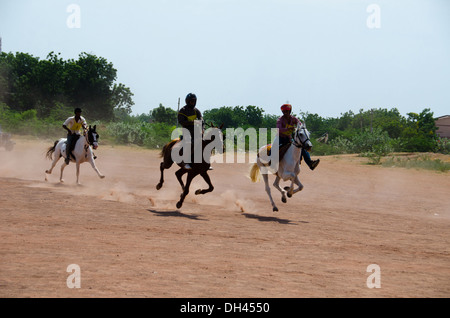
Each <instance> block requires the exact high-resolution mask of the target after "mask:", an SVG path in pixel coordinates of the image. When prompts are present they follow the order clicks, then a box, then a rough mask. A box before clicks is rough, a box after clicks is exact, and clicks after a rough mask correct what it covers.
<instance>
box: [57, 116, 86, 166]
mask: <svg viewBox="0 0 450 318" xmlns="http://www.w3.org/2000/svg"><path fill="white" fill-rule="evenodd" d="M63 128H64V129H65V130H67V149H66V150H67V151H66V155H67V157H66V164H69V162H70V155H71V153H72V150H73V149H74V148H75V144H76V142H77V140H78V138H79V137H80V136H81V129H82V128H83V129H87V123H86V119H84V117H82V116H81V109H80V108H76V109H75V116H72V117H69V118H67V119H66V121H65V122H64V124H63Z"/></svg>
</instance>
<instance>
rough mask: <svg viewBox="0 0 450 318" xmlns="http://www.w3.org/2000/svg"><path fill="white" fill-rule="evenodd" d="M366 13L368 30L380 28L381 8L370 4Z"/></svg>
mask: <svg viewBox="0 0 450 318" xmlns="http://www.w3.org/2000/svg"><path fill="white" fill-rule="evenodd" d="M366 11H367V12H368V13H370V15H369V16H368V17H367V20H366V25H367V27H368V28H369V29H379V28H381V8H380V6H379V5H378V4H370V5H368V6H367V9H366Z"/></svg>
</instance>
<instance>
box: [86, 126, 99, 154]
mask: <svg viewBox="0 0 450 318" xmlns="http://www.w3.org/2000/svg"><path fill="white" fill-rule="evenodd" d="M96 129H97V125H94V127H91V126H89V129H88V133H87V135H88V141H89V144H90V145H91V146H92V148H94V149H97V148H98V139H99V138H100V135H99V134H98V133H97V131H96Z"/></svg>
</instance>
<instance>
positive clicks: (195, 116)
mask: <svg viewBox="0 0 450 318" xmlns="http://www.w3.org/2000/svg"><path fill="white" fill-rule="evenodd" d="M185 102H186V105H185V106H184V107H182V108H181V109H180V110H179V112H178V123H179V124H180V125H181V126H182V127H183V128H185V129H186V130H187V131H188V132H189V134H186V135H187V136H185V135H184V132H185V131H184V130H183V139H184V141H185V142H186V143H187V144H188V145H189V144H190V145H191V154H192V153H193V150H194V142H193V141H194V137H195V136H196V135H194V130H195V128H196V125H197V124H198V123H199V121H200V122H201V125H202V127H201V131H202V133H203V129H204V125H205V124H204V122H203V117H202V113H201V112H200V110H198V108H197V107H195V105H197V96H196V95H195V94H193V93H189V94H187V95H186V98H185ZM202 155H203V154H202ZM184 169H187V170H190V169H192V167H191V165H190V164H189V163H184Z"/></svg>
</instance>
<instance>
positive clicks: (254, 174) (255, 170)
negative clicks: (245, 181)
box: [250, 163, 260, 182]
mask: <svg viewBox="0 0 450 318" xmlns="http://www.w3.org/2000/svg"><path fill="white" fill-rule="evenodd" d="M259 176H260V172H259V167H258V164H256V163H254V164H253V166H252V168H251V169H250V179H251V180H252V182H258V181H259Z"/></svg>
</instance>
